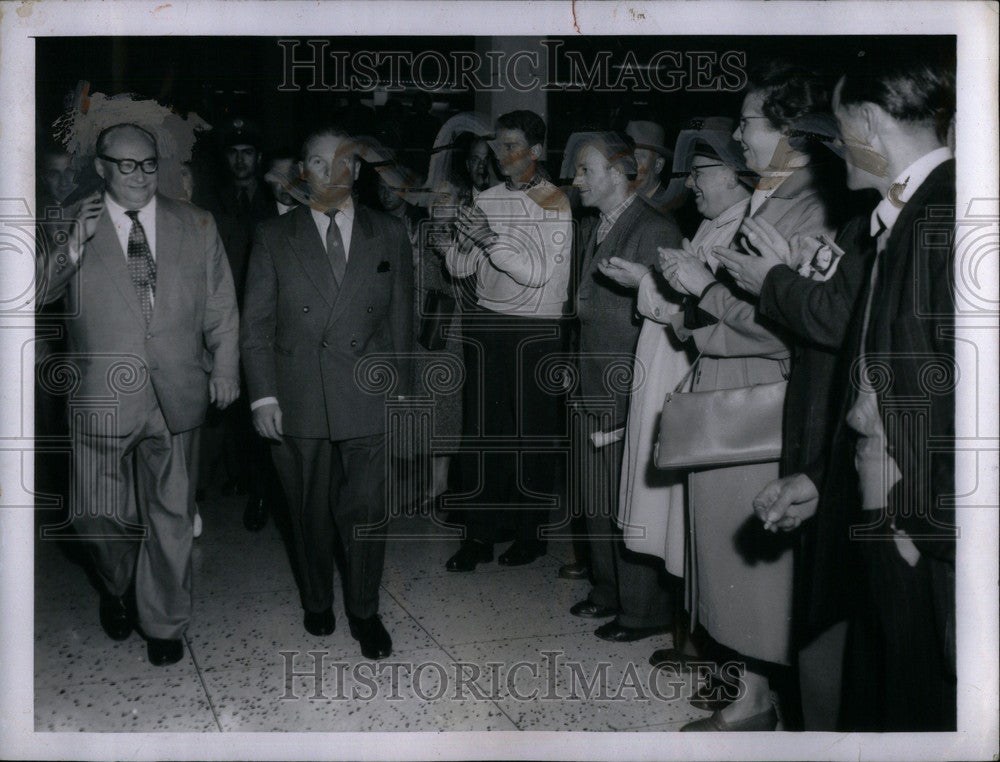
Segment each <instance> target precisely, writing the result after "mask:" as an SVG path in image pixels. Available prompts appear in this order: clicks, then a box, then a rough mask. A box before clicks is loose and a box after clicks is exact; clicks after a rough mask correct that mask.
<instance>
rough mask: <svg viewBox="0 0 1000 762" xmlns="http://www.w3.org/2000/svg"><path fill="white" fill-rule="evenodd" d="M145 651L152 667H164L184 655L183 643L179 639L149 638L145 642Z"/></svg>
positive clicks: (174, 662) (177, 660)
mask: <svg viewBox="0 0 1000 762" xmlns="http://www.w3.org/2000/svg"><path fill="white" fill-rule="evenodd" d="M146 653H147V655H148V656H149V663H150V664H152V665H153V666H154V667H165V666H166V665H168V664H176V663H177V662H179V661H180V660H181V657H182V656H183V655H184V643H183V642H182V641H181V640H179V639H178V640H162V639H160V638H150V639H149V641H148V642H147V643H146Z"/></svg>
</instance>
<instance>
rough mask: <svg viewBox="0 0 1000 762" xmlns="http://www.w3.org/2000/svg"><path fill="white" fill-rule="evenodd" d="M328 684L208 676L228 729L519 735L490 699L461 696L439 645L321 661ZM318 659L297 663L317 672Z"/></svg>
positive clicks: (234, 672) (262, 671) (257, 671)
mask: <svg viewBox="0 0 1000 762" xmlns="http://www.w3.org/2000/svg"><path fill="white" fill-rule="evenodd" d="M319 658H321V659H322V664H323V680H322V683H321V684H320V685H319V686H318V687H317V684H316V681H315V679H314V677H313V676H312V675H310V676H308V677H292V678H290V679H286V676H285V671H284V669H267V668H259V667H258V668H254V669H246V670H243V669H225V670H218V671H213V672H206V674H205V681H206V685H207V686H208V691H209V695H210V696H211V697H212V704H213V706H214V707H215V710H216V713H217V715H218V717H219V722H220V724H221V726H222V728H223V730H227V731H248V730H254V731H282V730H294V731H322V732H330V731H366V730H368V731H414V730H426V731H443V730H451V731H469V730H516V728H515V727H514V725H513V723H512V722H511V721H510V719H508V718H507V717H506V716H505V715H504V714H503V712H501V711H500V710H499V709H498V708H497V706H496V704H495V703H493V702H492V701H490V700H476V699H475V698H474V697H472V696H471V695H470V696H468V697H466V698H464V700H463V699H462V698H461V697H462V693H461V692H459V691H458V688H457V681H456V680H455V679H454V677H453V675H454V670H453V668H452V666H451V664H452V660H451V659H450V658H449V657H448V655H447V654H446V653H445V652H444V651H442V650H441V649H438V648H431V649H424V650H420V651H414V652H411V653H410V654H407V655H406V656H397V655H394V656H393V657H391V658H390V659H388V660H386V661H383V662H378V663H377V664H375V663H372V662H368V661H364V660H361V659H353V658H352V659H345V660H338V659H337V658H336V657H325V656H324V657H319ZM315 664H316V662H314V661H313V658H312V657H307V660H306V661H300V660H296V661H295V662H294V664H293V666H294V669H295V670H296V671H300V672H312V671H313V670H314V668H315V667H314V665H315Z"/></svg>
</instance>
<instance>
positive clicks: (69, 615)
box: [35, 601, 197, 687]
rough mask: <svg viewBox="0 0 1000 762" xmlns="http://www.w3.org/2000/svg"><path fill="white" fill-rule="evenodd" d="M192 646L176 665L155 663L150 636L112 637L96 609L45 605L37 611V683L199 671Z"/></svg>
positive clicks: (115, 679)
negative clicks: (148, 651)
mask: <svg viewBox="0 0 1000 762" xmlns="http://www.w3.org/2000/svg"><path fill="white" fill-rule="evenodd" d="M196 674H197V673H196V670H195V666H194V663H193V662H192V660H191V655H190V653H188V649H187V648H185V653H184V658H183V659H182V660H181V661H179V662H178V663H177V664H171V665H170V666H167V667H154V666H153V665H152V664H150V663H149V660H148V658H147V656H146V641H145V640H143V639H142V638H141V637H140V636H139V635H138V634H137V633H132V635H131V636H130V637H129V638H128V640H123V641H114V640H111V639H110V638H109V637H108V636H107V635H105V634H104V631H103V630H102V629H101V625H100V622H99V620H98V614H97V603H96V601H95V603H94V606H93V610H90V609H68V610H66V611H61V612H60V611H55V610H46V611H40V612H37V614H36V616H35V685H36V687H37V686H56V687H62V686H66V685H74V684H77V683H108V682H111V681H115V682H117V681H120V680H123V679H129V678H135V677H143V678H148V679H150V680H154V679H156V678H157V677H159V676H161V675H167V676H170V677H178V676H181V675H196Z"/></svg>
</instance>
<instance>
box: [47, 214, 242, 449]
mask: <svg viewBox="0 0 1000 762" xmlns="http://www.w3.org/2000/svg"><path fill="white" fill-rule="evenodd" d="M156 203H157V208H156V252H155V255H156V276H157V277H156V297H155V301H154V305H153V317H152V321H151V322H150V325H149V327H148V328H147V327H146V326H145V321H144V320H143V318H142V311H141V308H140V306H139V297H138V294H137V293H136V290H135V286H134V285H133V283H132V279H131V276H130V275H129V271H128V264H127V261H126V259H125V252H124V251H122V247H121V243H119V241H118V237H117V235H116V234H115V229H114V226H113V225H112V223H111V220H110V218H109V217H108V214H107V212H106V211H105V212H104V213H103V214H102V215H101V217H100V219H99V220H98V223H97V229H96V231H95V233H94V236H93V238H91V239H90V241H88V242H87V243H86V245H85V247H84V250H83V253H82V254H81V256H80V259H79V260H78V262H77V265H76V266H74V265H72V264H69V263H68V261H66V260H65V257H63V260H62V261H60V255H64V254H65V251H64V249H60V248H57V249H54V250H52V252H51V256H50V258H49V262H48V273H49V281H48V284H47V290H46V293H45V297H44V301H46V302H51V301H55V300H56V299H59V298H60V297H61V296H63V295H65V296H66V300H67V302H66V304H67V310H68V312H69V313H70V315H71V317H69V318H68V319H67V321H66V328H67V337H68V345H69V351H70V352H72V353H75V354H78V356H79V359H78V360H76V362H77V363H78V364H79V371H80V387H79V389H78V390H77V392H76V394H77V396H79V397H107V396H108V395H109V394H110V393H111V391H112V389H113V388H117V389H119V390H122V389H125V390H128V391H122V392H121V393H119V395H118V406H117V425H118V434H119V435H125V434H128V433H130V432H131V431H132V430H133V429H134V428H135V427H136V425H138V423H139V422H141V421H142V420H143V417H144V415H145V410H144V408H143V401H142V398H141V395H139V394H137V393H136V392H137V391H138V390H139V388H141V382H142V381H144V380H145V379H146V378H147V374H148V379H149V380H150V381H151V382H152V384H153V389H154V391H155V392H156V397H157V400H158V401H159V403H160V409H161V410H162V412H163V417H164V419H165V420H166V423H167V427H168V428H169V429H170V431H172V432H174V433H178V432H181V431H187V430H188V429H193V428H195V427H196V426H199V425H200V424H201V422H202V421H203V420H204V417H205V410H206V408H207V406H208V381H209V377H211V378H228V379H232V380H234V381H238V380H239V350H238V328H239V316H238V314H237V310H236V296H235V293H234V290H233V280H232V275H231V274H230V272H229V265H228V264H227V262H226V257H225V252H224V251H223V248H222V242H221V241H220V240H219V235H218V233H217V232H216V228H215V223H214V222H213V221H212V216H211V215H210V214H208V213H207V212H204V211H202V210H201V209H198V208H197V207H195V206H192V205H191V204H187V203H184V202H181V201H174V200H172V199H169V198H167V197H165V196H157V200H156ZM123 362H124V363H126V364H128V365H133V366H135V367H137V368H138V378H136V379H135V380H136V381H137V382H139V383H132V381H131V379H129V376H128V371H126V370H125V368H124V367H123V366H122V363H123ZM116 368H118V370H116ZM82 425H84V426H89V425H90V419H89V418H86V417H85V419H84V421H83V423H82Z"/></svg>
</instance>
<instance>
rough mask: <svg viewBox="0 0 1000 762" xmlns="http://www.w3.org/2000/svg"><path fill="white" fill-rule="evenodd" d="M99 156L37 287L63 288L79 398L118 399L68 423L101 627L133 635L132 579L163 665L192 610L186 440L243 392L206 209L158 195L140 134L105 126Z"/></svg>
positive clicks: (219, 253)
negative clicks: (213, 408)
mask: <svg viewBox="0 0 1000 762" xmlns="http://www.w3.org/2000/svg"><path fill="white" fill-rule="evenodd" d="M95 166H96V169H97V173H98V174H99V175H100V176H101V177H102V178H103V179H104V182H105V185H106V192H105V193H104V194H103V196H102V195H98V194H94V195H93V196H90V197H89V198H87V199H85V200H84V201H83V203H82V205H81V209H80V212H79V214H78V216H77V218H76V219H77V225H76V230H77V234H76V235H74V236H71V238H70V241H69V243H68V244H67V245H66V246H64V247H60V248H58V249H55V250H53V251H52V252H51V256H50V257H49V259H48V262H47V272H48V282H47V283H46V284H45V287H46V291H45V295H44V301H53V300H55V299H57V298H59V297H60V296H62V295H63V294H65V295H66V297H67V306H68V311H69V313H70V314H71V315H72V317H70V318H69V319H68V320H67V334H68V344H69V351H70V353H71V355H72V361H73V362H74V363H75V365H76V368H77V372H78V374H79V387H78V389H77V390H76V397H77V398H78V399H80V400H85V399H89V400H90V401H91V402H94V403H98V402H100V400H101V398H104V399H105V400H107V399H112V400H114V408H113V411H112V414H111V415H109V416H102V415H100V414H96V413H95V414H92V415H87V414H77V415H75V416H74V418H73V420H71V422H70V428H71V431H72V437H73V489H72V501H73V511H72V512H73V516H74V525H75V528H76V530H77V532H78V534H80V535H81V537H82V538H83V539H85V540H87V541H88V543H89V545H90V548H91V549H92V551H93V553H94V557H95V560H96V569H97V573H98V576H99V577H100V578H101V581H102V582H103V584H104V588H105V589H104V590H103V591H102V599H101V609H100V614H101V624H102V626H103V627H104V630H105V632H106V633H107V634H108V635H109V636H110V637H111V638H113V639H115V640H123V639H125V638H127V637H128V636H129V634H130V633H131V631H132V619H131V615H130V613H129V610H128V608H129V607H128V606H127V604H126V600H125V597H126V595H127V592H128V590H129V587H130V585H131V584H132V582H133V580H134V583H135V598H136V611H137V614H138V625H139V627H140V628H141V630H142V631H143V633H144V634H145V635H146V637H147V639H148V650H149V659H150V661H151V662H152V663H153V664H156V665H162V664H170V663H173V662H176V661H178V660H179V659H180V658H181V656H182V655H183V646H182V640H181V637H182V635H183V633H184V630H185V629H186V627H187V624H188V621H189V619H190V616H191V542H192V534H193V515H192V513H191V511H190V506H191V504H190V503H189V501H188V496H187V492H188V457H189V453H188V451H187V447H188V438H189V437H190V433H191V431H192V430H193V429H194V428H195V427H197V426H199V425H200V424H201V422H202V421H203V420H204V417H205V411H206V408H207V406H208V403H209V401H212V402H214V403H215V404H216V405H217V406H218V407H220V408H223V407H226V406H228V405H229V404H230V403H232V402H233V400H235V399H236V397H237V396H238V395H239V372H238V363H239V354H238V340H237V332H238V325H239V319H238V315H237V308H236V296H235V293H234V290H233V280H232V276H231V274H230V271H229V265H228V264H227V262H226V255H225V252H224V250H223V247H222V242H221V241H220V239H219V235H218V233H217V232H216V228H215V224H214V223H213V221H212V217H211V215H209V214H208V213H206V212H202V211H201V210H199V209H197V208H196V207H194V206H191V205H190V204H185V203H181V202H177V201H173V200H171V199H169V198H166V197H164V196H160V195H157V193H156V187H157V170H158V156H157V149H156V141H155V139H154V138H153V136H152V135H151V134H150V133H148V132H147V131H146V130H144V129H142V128H140V127H137V126H135V125H132V124H122V125H116V126H114V127H110V128H108V129H106V130H104V131H103V132H102V133H101V135H100V136H99V137H98V140H97V159H96V160H95ZM140 524H141V525H144V527H145V537H144V538H140V537H138V536H137V535H136V531H137V530H138V525H140ZM130 534H131V536H129V535H130Z"/></svg>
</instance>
